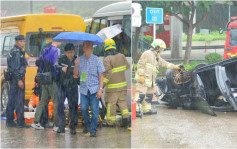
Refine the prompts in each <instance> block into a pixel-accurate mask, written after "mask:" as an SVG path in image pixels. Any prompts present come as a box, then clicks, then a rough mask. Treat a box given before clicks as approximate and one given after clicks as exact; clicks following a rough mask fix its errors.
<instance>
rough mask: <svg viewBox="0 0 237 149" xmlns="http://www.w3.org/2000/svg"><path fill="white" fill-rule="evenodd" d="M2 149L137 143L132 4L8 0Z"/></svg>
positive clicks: (0, 55) (1, 54) (4, 5)
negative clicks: (134, 137) (133, 106)
mask: <svg viewBox="0 0 237 149" xmlns="http://www.w3.org/2000/svg"><path fill="white" fill-rule="evenodd" d="M0 10H1V11H0V13H1V28H0V30H1V48H0V59H1V67H0V69H1V77H0V79H1V84H0V90H1V145H0V146H1V148H12V147H14V148H131V115H132V109H131V74H132V58H131V56H132V53H131V38H132V35H131V1H130V0H127V1H124V0H116V1H80V0H78V1H32V0H31V1H6V0H3V1H1V9H0Z"/></svg>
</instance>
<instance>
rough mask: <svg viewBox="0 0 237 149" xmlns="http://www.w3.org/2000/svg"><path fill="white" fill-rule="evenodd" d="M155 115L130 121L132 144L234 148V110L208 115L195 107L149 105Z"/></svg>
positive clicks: (236, 121) (236, 129) (236, 118)
mask: <svg viewBox="0 0 237 149" xmlns="http://www.w3.org/2000/svg"><path fill="white" fill-rule="evenodd" d="M152 107H153V109H154V110H157V112H158V114H157V115H150V116H143V118H142V119H140V118H137V119H135V120H133V121H132V147H133V148H153V147H155V148H236V147H237V141H236V140H237V125H236V124H237V112H227V113H226V112H216V113H217V116H211V115H207V114H204V113H202V112H201V111H197V110H177V109H171V108H169V107H167V106H166V105H164V104H158V105H155V106H152Z"/></svg>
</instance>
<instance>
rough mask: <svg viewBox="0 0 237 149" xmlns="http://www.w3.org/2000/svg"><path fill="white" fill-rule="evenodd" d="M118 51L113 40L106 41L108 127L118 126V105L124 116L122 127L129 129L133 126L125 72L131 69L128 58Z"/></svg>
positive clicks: (105, 82) (105, 79) (105, 65)
mask: <svg viewBox="0 0 237 149" xmlns="http://www.w3.org/2000/svg"><path fill="white" fill-rule="evenodd" d="M116 49H117V48H116V44H115V42H114V40H113V39H106V40H105V45H104V52H105V58H104V61H103V64H104V67H105V70H106V71H105V73H104V74H103V75H104V87H105V89H106V95H105V100H106V102H107V126H109V127H115V126H116V125H115V123H116V105H118V106H119V109H120V111H121V115H122V124H121V127H127V126H129V125H130V124H131V119H130V117H129V111H128V107H127V102H126V96H127V82H126V77H125V71H126V70H127V69H129V64H128V61H127V60H126V57H125V56H124V55H123V54H121V53H118V52H117V51H116Z"/></svg>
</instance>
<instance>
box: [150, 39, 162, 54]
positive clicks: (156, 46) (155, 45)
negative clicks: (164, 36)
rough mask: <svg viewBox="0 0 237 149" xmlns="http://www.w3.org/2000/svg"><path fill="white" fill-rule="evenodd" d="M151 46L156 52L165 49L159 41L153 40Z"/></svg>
mask: <svg viewBox="0 0 237 149" xmlns="http://www.w3.org/2000/svg"><path fill="white" fill-rule="evenodd" d="M151 46H152V47H153V48H154V50H156V51H160V49H166V44H165V42H164V41H163V40H161V39H155V40H154V41H153V42H152V44H151Z"/></svg>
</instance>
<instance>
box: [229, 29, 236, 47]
mask: <svg viewBox="0 0 237 149" xmlns="http://www.w3.org/2000/svg"><path fill="white" fill-rule="evenodd" d="M230 45H231V46H237V28H234V29H231V30H230Z"/></svg>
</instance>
